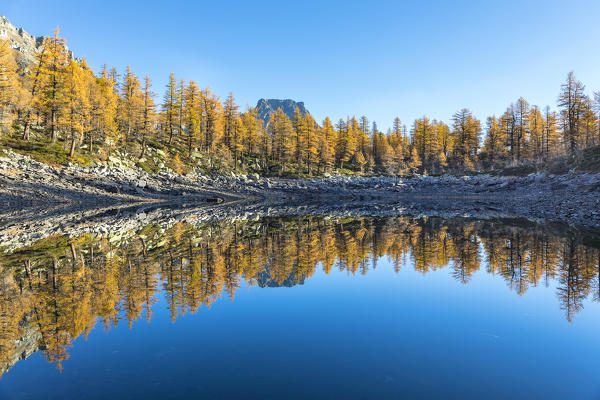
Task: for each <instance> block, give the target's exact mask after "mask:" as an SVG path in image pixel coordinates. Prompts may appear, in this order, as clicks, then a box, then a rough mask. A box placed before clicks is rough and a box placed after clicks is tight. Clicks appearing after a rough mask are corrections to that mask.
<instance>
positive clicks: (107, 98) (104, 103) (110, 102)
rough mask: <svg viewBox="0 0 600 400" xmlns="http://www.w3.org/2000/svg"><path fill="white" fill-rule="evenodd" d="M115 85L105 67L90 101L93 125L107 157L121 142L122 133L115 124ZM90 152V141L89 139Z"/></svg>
mask: <svg viewBox="0 0 600 400" xmlns="http://www.w3.org/2000/svg"><path fill="white" fill-rule="evenodd" d="M116 84H117V81H116V80H115V79H114V78H113V77H111V75H110V73H109V72H108V71H107V69H106V67H105V68H104V69H103V71H102V73H101V75H100V77H99V78H98V79H97V80H96V85H95V88H96V90H94V91H92V99H91V105H92V116H93V121H94V122H93V125H94V127H95V130H96V131H97V132H98V134H99V136H100V137H101V138H102V139H103V141H104V143H105V144H106V145H107V146H108V155H110V153H111V150H112V149H113V148H114V147H116V146H117V145H118V143H119V142H120V141H121V140H122V131H121V130H120V129H119V126H118V122H117V113H118V107H119V96H118V93H117V91H116V89H115V85H116ZM90 138H91V136H90ZM91 151H92V140H91V139H90V152H91Z"/></svg>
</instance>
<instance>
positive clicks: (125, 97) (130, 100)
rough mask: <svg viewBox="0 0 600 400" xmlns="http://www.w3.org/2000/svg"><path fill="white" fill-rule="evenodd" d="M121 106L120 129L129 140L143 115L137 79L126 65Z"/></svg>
mask: <svg viewBox="0 0 600 400" xmlns="http://www.w3.org/2000/svg"><path fill="white" fill-rule="evenodd" d="M120 89H121V103H120V104H121V107H120V117H119V119H120V120H121V126H122V129H123V130H124V131H125V138H126V140H130V139H131V136H132V134H133V135H134V136H136V137H137V135H138V131H139V129H140V126H141V123H142V117H143V108H144V96H143V94H142V91H141V85H140V81H139V79H138V78H137V77H136V76H135V74H134V73H133V72H132V71H131V67H129V66H127V71H126V72H125V75H123V82H122V84H121V88H120Z"/></svg>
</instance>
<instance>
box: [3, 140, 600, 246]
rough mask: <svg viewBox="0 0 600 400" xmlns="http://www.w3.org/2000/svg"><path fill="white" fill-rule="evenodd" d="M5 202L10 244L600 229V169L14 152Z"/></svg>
mask: <svg viewBox="0 0 600 400" xmlns="http://www.w3.org/2000/svg"><path fill="white" fill-rule="evenodd" d="M0 205H1V206H2V207H1V209H0V245H1V246H2V247H14V246H18V245H21V244H24V243H27V242H30V241H31V240H35V239H36V238H37V239H39V238H41V237H43V236H44V235H55V234H81V233H82V232H84V231H90V232H95V233H100V234H102V233H107V232H111V231H113V230H121V229H124V228H134V227H135V226H136V225H139V224H140V223H151V222H163V223H168V222H169V221H170V222H173V221H177V220H182V219H185V220H189V219H191V220H194V221H203V220H210V219H222V218H260V217H264V216H277V215H292V214H321V215H322V214H332V215H338V216H340V215H342V216H343V215H359V214H360V215H373V216H392V215H413V216H414V215H421V216H441V217H453V216H463V217H473V218H526V219H529V220H533V221H536V222H559V223H563V224H568V225H570V226H576V227H586V228H593V229H600V174H583V173H573V174H568V175H547V174H545V173H543V172H541V173H537V174H534V175H530V176H526V177H494V176H489V175H478V176H470V177H454V176H441V177H419V176H417V177H412V178H398V177H342V176H333V177H328V178H322V179H279V178H261V177H258V176H256V175H254V176H245V175H241V176H214V177H209V176H204V175H193V174H192V175H187V176H182V175H178V174H174V173H168V172H163V173H160V174H149V173H146V172H144V171H142V170H138V169H130V168H117V167H110V166H105V165H101V166H96V167H82V166H77V165H69V166H65V167H60V166H56V167H54V166H49V165H46V164H42V163H39V162H36V161H33V160H32V159H30V158H29V157H26V156H22V155H19V154H16V153H13V152H6V153H5V154H4V155H2V156H1V157H0ZM120 210H129V211H126V212H121V211H120ZM132 210H133V211H132ZM127 221H129V222H127Z"/></svg>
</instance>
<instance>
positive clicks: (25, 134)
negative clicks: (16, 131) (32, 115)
mask: <svg viewBox="0 0 600 400" xmlns="http://www.w3.org/2000/svg"><path fill="white" fill-rule="evenodd" d="M30 130H31V124H30V123H29V113H27V117H25V126H24V127H23V140H26V141H29V131H30Z"/></svg>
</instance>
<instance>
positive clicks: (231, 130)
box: [223, 93, 241, 169]
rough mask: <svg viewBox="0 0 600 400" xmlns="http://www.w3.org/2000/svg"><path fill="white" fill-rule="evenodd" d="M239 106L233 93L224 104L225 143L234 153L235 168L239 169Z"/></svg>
mask: <svg viewBox="0 0 600 400" xmlns="http://www.w3.org/2000/svg"><path fill="white" fill-rule="evenodd" d="M238 109H239V106H238V105H237V104H235V98H234V97H233V93H229V96H227V99H225V104H223V143H224V144H225V146H226V147H227V148H228V149H229V150H230V151H231V152H233V159H234V168H235V169H237V164H238V157H239V152H240V149H241V141H240V140H239V139H240V138H239V132H238V127H239V121H238V119H239V111H238Z"/></svg>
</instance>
